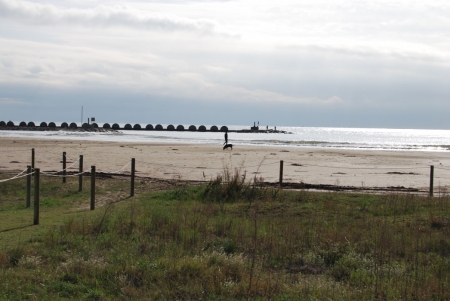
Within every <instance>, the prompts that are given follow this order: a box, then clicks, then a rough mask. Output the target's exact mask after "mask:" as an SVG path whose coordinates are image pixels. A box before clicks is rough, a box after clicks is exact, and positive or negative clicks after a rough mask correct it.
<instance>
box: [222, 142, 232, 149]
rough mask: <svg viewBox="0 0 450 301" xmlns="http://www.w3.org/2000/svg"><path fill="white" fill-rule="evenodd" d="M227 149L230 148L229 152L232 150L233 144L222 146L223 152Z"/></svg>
mask: <svg viewBox="0 0 450 301" xmlns="http://www.w3.org/2000/svg"><path fill="white" fill-rule="evenodd" d="M227 148H231V150H233V144H231V143H230V144H225V145H224V146H223V149H224V150H226V149H227Z"/></svg>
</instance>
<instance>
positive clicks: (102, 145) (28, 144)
mask: <svg viewBox="0 0 450 301" xmlns="http://www.w3.org/2000/svg"><path fill="white" fill-rule="evenodd" d="M0 139H1V142H2V143H1V144H0V172H13V171H18V172H19V171H23V170H24V169H26V166H27V165H30V164H31V163H30V162H31V149H32V148H34V149H35V166H36V167H39V168H40V169H41V171H44V172H57V171H60V170H61V169H62V164H61V162H62V153H63V152H66V158H67V167H68V168H67V172H68V173H69V174H70V173H76V172H78V163H77V161H78V159H79V156H80V155H83V160H84V168H83V169H84V171H85V172H89V171H90V166H96V169H97V171H98V172H99V173H100V172H103V173H112V174H122V175H127V174H129V173H130V171H129V169H130V166H129V164H130V162H131V158H135V160H136V176H137V177H143V178H150V179H164V180H178V181H194V182H195V181H197V182H205V181H209V180H211V179H214V178H215V177H216V176H217V175H218V174H220V173H222V172H223V171H224V169H227V170H229V171H232V172H234V170H235V169H238V170H240V173H241V174H245V175H246V178H247V179H251V178H253V177H255V176H256V177H258V178H260V177H261V178H262V180H263V181H264V182H267V183H269V184H273V185H276V184H277V183H278V182H279V171H280V161H283V184H284V185H285V187H286V188H292V189H320V190H339V188H342V189H343V190H352V191H360V190H362V191H365V190H367V191H379V190H384V191H392V190H393V191H408V189H410V188H411V191H413V190H417V191H419V192H424V191H428V189H429V179H430V165H434V168H435V171H434V183H435V184H434V185H435V191H436V192H437V191H438V187H439V191H442V192H443V191H445V190H447V189H449V188H450V154H449V153H444V152H420V151H415V152H410V151H383V150H349V149H313V148H287V147H277V146H235V147H234V148H233V150H225V151H224V150H222V145H214V144H171V143H167V144H166V143H149V142H146V143H143V142H137V143H129V142H106V141H86V140H52V139H42V138H14V137H2V138H0ZM301 184H304V185H303V186H302V185H301ZM305 184H306V185H305ZM346 187H347V189H345V188H346ZM394 188H395V189H394ZM436 192H435V194H437V193H436Z"/></svg>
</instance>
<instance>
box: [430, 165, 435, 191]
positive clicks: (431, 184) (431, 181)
mask: <svg viewBox="0 0 450 301" xmlns="http://www.w3.org/2000/svg"><path fill="white" fill-rule="evenodd" d="M433 182H434V165H430V198H432V197H433Z"/></svg>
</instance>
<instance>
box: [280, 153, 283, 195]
mask: <svg viewBox="0 0 450 301" xmlns="http://www.w3.org/2000/svg"><path fill="white" fill-rule="evenodd" d="M282 186H283V160H280V188H281V187H282Z"/></svg>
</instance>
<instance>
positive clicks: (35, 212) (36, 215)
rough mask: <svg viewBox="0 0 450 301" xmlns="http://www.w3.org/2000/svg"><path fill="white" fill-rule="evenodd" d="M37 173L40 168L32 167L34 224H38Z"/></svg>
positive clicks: (38, 173)
mask: <svg viewBox="0 0 450 301" xmlns="http://www.w3.org/2000/svg"><path fill="white" fill-rule="evenodd" d="M39 175H40V169H39V168H35V169H34V225H39Z"/></svg>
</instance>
